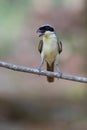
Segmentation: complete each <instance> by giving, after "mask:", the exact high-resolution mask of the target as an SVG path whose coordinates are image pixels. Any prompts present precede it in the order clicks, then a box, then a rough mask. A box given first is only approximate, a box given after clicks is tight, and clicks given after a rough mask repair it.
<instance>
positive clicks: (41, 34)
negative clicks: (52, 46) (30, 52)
mask: <svg viewBox="0 0 87 130" xmlns="http://www.w3.org/2000/svg"><path fill="white" fill-rule="evenodd" d="M36 33H40V35H39V37H41V36H43V35H44V33H43V31H41V30H40V29H38V30H37V31H36Z"/></svg>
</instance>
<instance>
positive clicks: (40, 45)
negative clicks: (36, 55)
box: [38, 40, 43, 53]
mask: <svg viewBox="0 0 87 130" xmlns="http://www.w3.org/2000/svg"><path fill="white" fill-rule="evenodd" d="M42 48H43V40H40V42H39V45H38V51H39V52H40V53H41V52H42Z"/></svg>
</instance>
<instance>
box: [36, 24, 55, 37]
mask: <svg viewBox="0 0 87 130" xmlns="http://www.w3.org/2000/svg"><path fill="white" fill-rule="evenodd" d="M36 32H37V33H40V35H39V37H41V36H44V35H49V34H53V33H54V32H55V30H54V28H53V27H52V26H51V25H49V24H44V25H42V26H40V27H39V28H38V29H37V31H36Z"/></svg>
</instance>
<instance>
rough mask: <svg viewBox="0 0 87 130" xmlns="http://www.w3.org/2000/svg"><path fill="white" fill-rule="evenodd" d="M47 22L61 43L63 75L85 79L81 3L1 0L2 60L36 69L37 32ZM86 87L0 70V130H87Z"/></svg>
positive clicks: (85, 18)
mask: <svg viewBox="0 0 87 130" xmlns="http://www.w3.org/2000/svg"><path fill="white" fill-rule="evenodd" d="M46 23H49V24H52V25H53V26H54V27H55V28H56V32H57V34H58V36H59V37H60V40H61V41H62V43H63V52H62V54H61V55H60V57H59V62H60V68H61V70H62V72H63V73H66V74H73V75H77V76H84V77H86V73H87V60H86V57H87V44H86V42H87V36H86V34H87V1H86V0H73V1H70V0H61V1H60V0H46V1H45V0H44V1H41V0H15V1H14V0H0V59H1V61H5V62H10V63H13V64H17V65H22V66H27V67H31V68H38V66H39V64H40V54H39V52H38V43H39V38H38V35H37V34H36V30H37V28H38V27H39V26H40V25H42V24H46ZM44 66H45V65H44ZM44 69H45V67H44ZM86 87H87V85H86V84H82V83H78V82H77V83H76V82H72V81H66V80H61V79H60V80H58V79H55V82H54V83H52V84H49V83H48V82H47V81H46V77H42V76H38V75H32V74H26V73H19V72H13V71H11V70H7V69H5V68H0V129H3V130H22V129H23V130H28V129H31V130H58V129H60V130H77V129H78V130H87V101H86V100H87V88H86Z"/></svg>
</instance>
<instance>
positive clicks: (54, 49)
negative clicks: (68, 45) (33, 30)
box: [42, 37, 58, 64]
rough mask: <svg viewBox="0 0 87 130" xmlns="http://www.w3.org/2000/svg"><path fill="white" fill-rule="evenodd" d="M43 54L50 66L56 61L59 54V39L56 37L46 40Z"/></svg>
mask: <svg viewBox="0 0 87 130" xmlns="http://www.w3.org/2000/svg"><path fill="white" fill-rule="evenodd" d="M42 53H43V55H44V58H45V60H46V61H47V62H48V63H49V64H51V63H52V62H53V61H55V58H56V55H57V54H58V45H57V39H56V38H55V37H53V38H48V39H45V38H44V41H43V51H42Z"/></svg>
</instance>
